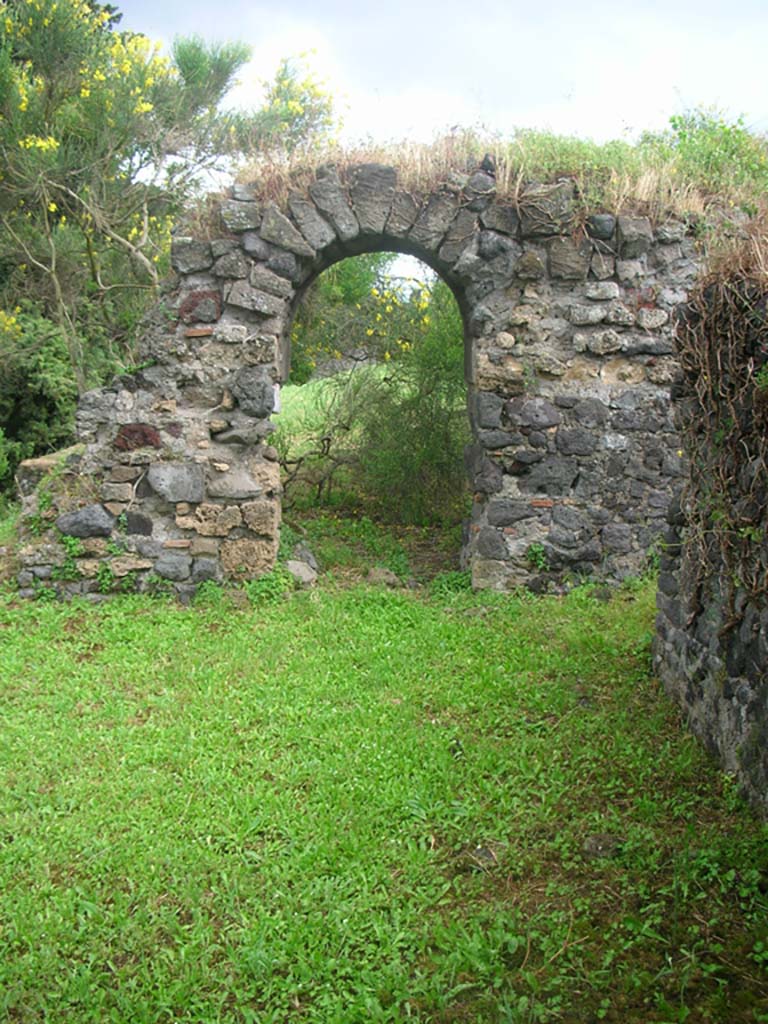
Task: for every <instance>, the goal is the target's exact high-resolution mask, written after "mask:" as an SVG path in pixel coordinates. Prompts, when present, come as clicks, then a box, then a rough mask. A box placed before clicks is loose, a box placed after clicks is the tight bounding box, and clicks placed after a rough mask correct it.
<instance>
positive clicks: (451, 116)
mask: <svg viewBox="0 0 768 1024" xmlns="http://www.w3.org/2000/svg"><path fill="white" fill-rule="evenodd" d="M117 5H118V7H119V9H120V10H121V11H122V12H123V21H122V26H121V27H124V28H129V29H132V30H134V31H138V32H143V33H145V34H146V35H148V36H149V37H150V38H152V39H156V40H159V41H161V42H164V43H165V44H168V43H170V41H171V40H172V39H173V37H174V36H175V35H191V34H198V35H201V36H203V37H204V38H206V39H209V40H219V41H221V40H226V39H241V40H244V41H246V42H247V43H249V44H250V46H251V47H252V49H253V54H254V59H253V61H252V63H251V64H250V65H249V66H248V68H247V69H246V70H245V71H244V72H243V73H242V74H241V85H240V87H239V88H238V90H237V93H236V95H237V99H238V101H239V102H240V103H242V104H243V105H246V106H247V105H249V104H258V103H259V100H260V96H261V84H260V83H261V82H263V81H264V80H265V79H269V78H271V76H272V75H273V74H274V71H275V68H276V66H277V62H278V60H279V59H280V58H281V57H283V56H295V55H297V54H300V53H301V52H303V51H310V50H311V51H314V52H313V54H312V55H311V56H309V58H308V60H309V62H310V65H311V67H312V69H313V70H314V71H315V73H316V74H317V75H318V77H320V78H322V79H324V80H325V82H326V85H327V87H328V88H329V90H330V91H331V92H332V93H333V95H334V97H335V98H336V101H337V107H338V109H339V111H340V113H341V114H342V116H343V119H344V124H345V129H344V137H345V138H346V139H347V140H349V141H354V140H356V139H362V138H365V137H366V136H371V137H373V138H374V139H376V140H377V141H384V140H392V139H400V138H406V137H407V138H412V139H418V140H422V141H429V140H431V139H432V138H433V137H434V136H435V135H436V134H438V133H439V132H441V131H444V130H445V129H447V128H450V127H453V126H455V125H459V126H480V125H482V126H485V127H486V128H488V129H490V130H491V131H494V132H499V133H501V134H502V135H503V134H508V133H510V132H511V131H512V130H513V129H514V128H515V127H518V126H519V127H538V128H549V129H552V130H554V131H556V132H559V133H563V134H571V135H579V136H587V137H591V138H594V139H596V140H598V141H603V140H606V139H609V138H630V139H631V138H633V137H636V135H637V134H638V133H639V132H640V131H642V130H643V129H646V128H662V127H664V126H665V124H666V122H667V120H668V118H669V117H670V115H672V114H675V113H680V112H682V111H683V110H686V109H689V108H691V107H696V106H715V107H718V108H720V109H722V110H723V111H724V112H725V113H727V114H728V115H730V116H733V117H736V116H738V115H744V117H745V120H746V123H747V124H748V125H749V126H750V127H751V128H753V129H754V130H756V131H761V132H768V73H766V65H767V64H768V58H767V56H766V54H767V52H768V0H731V2H725V0H667V2H663V0H658V2H657V0H646V2H644V3H638V2H626V0H624V2H622V0H611V2H608V0H605V2H602V0H601V2H591V0H586V2H582V3H576V2H574V0H550V2H548V3H541V2H537V0H527V2H524V3H522V2H519V0H506V2H505V0H481V2H479V3H475V4H473V3H471V2H470V0H461V2H457V0H444V2H442V3H420V2H419V0H410V2H408V0H388V2H387V3H376V4H372V3H370V0H369V2H366V0H358V2H352V0H284V2H282V3H278V2H271V3H263V2H262V3H259V2H254V0H123V2H122V3H120V2H119V0H117Z"/></svg>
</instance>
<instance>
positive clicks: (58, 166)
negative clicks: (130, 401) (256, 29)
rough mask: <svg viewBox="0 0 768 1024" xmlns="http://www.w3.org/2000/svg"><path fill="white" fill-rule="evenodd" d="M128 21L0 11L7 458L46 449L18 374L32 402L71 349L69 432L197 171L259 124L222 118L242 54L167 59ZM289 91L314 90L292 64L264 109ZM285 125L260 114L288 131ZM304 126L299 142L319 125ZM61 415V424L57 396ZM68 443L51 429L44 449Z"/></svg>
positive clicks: (191, 42) (182, 44)
mask: <svg viewBox="0 0 768 1024" xmlns="http://www.w3.org/2000/svg"><path fill="white" fill-rule="evenodd" d="M119 20H120V14H119V12H118V11H117V9H116V8H115V7H113V6H112V5H105V6H102V5H100V4H97V3H95V2H93V0H13V2H12V3H11V2H6V3H2V2H0V310H4V314H3V316H4V319H0V350H2V353H3V364H4V370H6V372H5V373H4V379H3V380H0V429H1V430H3V431H4V433H5V435H6V437H5V442H4V443H5V448H6V451H9V450H11V451H12V455H13V458H12V459H11V462H13V461H14V458H17V457H18V456H19V455H20V454H24V455H26V454H31V451H30V448H31V449H32V451H39V450H40V449H41V448H44V447H45V443H44V441H43V440H42V439H41V432H40V431H38V430H37V429H33V428H32V426H31V425H30V423H29V422H27V420H26V419H25V416H26V415H27V414H28V413H29V411H30V408H31V405H30V403H28V402H22V403H21V404H20V403H19V401H17V399H16V397H15V396H14V395H13V394H9V393H8V392H9V388H10V381H11V380H13V381H14V386H15V387H17V388H18V387H22V388H25V389H27V390H28V391H29V393H30V394H35V393H37V391H38V384H40V380H37V378H36V376H35V375H36V374H37V372H38V369H37V368H39V367H40V366H41V365H42V364H44V363H45V362H46V359H47V358H48V356H50V355H51V351H49V350H51V346H53V348H54V349H55V351H56V353H57V355H56V358H55V360H54V362H55V363H56V365H57V367H58V366H59V363H60V360H59V354H60V346H62V345H63V347H64V351H65V352H66V354H67V360H68V362H69V367H70V374H69V379H70V380H71V381H73V382H74V385H75V387H74V389H71V388H69V387H63V388H62V389H61V394H62V395H67V402H66V408H67V410H68V413H67V415H66V416H65V419H66V421H67V422H68V423H69V426H68V427H67V428H66V429H63V433H64V434H65V435H66V432H67V430H68V429H70V427H71V419H72V411H73V406H74V397H73V392H74V394H77V393H82V392H83V391H84V390H86V389H87V388H89V387H92V386H95V385H96V384H99V383H101V382H102V381H103V379H104V377H105V376H106V375H108V373H109V372H110V370H112V372H114V368H115V367H116V366H117V364H118V363H120V362H121V361H128V362H130V348H131V344H132V341H133V330H134V327H135V325H136V323H137V322H138V320H139V318H140V315H141V313H142V312H143V311H144V310H145V309H146V307H147V305H148V304H149V303H150V302H151V301H152V300H153V299H154V297H155V294H156V289H157V286H158V283H159V281H160V279H161V277H162V275H163V273H164V271H165V269H166V267H167V256H168V250H169V246H170V230H171V226H172V224H173V223H174V221H175V219H176V217H177V216H178V214H179V213H180V211H181V210H182V209H183V208H184V207H185V205H186V204H187V203H189V201H190V199H191V198H192V197H193V196H195V194H196V193H197V192H198V191H199V189H200V179H201V173H202V172H203V171H204V170H206V169H209V168H212V167H214V166H218V165H219V164H220V163H221V160H222V157H227V156H228V157H232V156H234V155H236V154H242V153H243V147H244V146H246V145H250V144H251V142H253V141H254V140H255V139H256V137H257V136H256V134H254V133H251V136H250V138H249V137H247V136H246V135H243V134H242V129H243V126H244V125H246V124H248V123H250V122H254V123H255V122H256V121H257V120H258V119H259V118H260V117H262V113H261V112H259V111H257V112H255V113H252V114H248V115H244V114H238V115H234V114H225V113H222V112H221V110H220V103H221V100H222V98H223V97H224V96H225V95H226V93H227V92H228V90H229V89H230V87H231V85H232V84H233V81H234V77H235V75H236V74H237V72H238V70H239V69H240V68H241V67H242V66H243V65H244V63H245V62H246V61H247V60H248V57H249V49H248V47H247V46H245V45H244V44H242V43H225V44H207V43H205V42H204V41H203V40H201V39H199V38H192V39H178V40H176V41H175V43H174V45H173V49H172V53H171V55H170V57H165V56H163V55H161V54H160V52H159V48H158V47H157V46H155V45H153V44H152V43H151V42H150V41H149V40H148V39H147V38H146V37H145V36H143V35H140V34H135V33H129V32H119V31H117V29H116V26H117V24H118V23H119ZM292 82H293V83H294V84H295V85H296V87H297V89H298V90H299V94H301V95H303V94H304V93H309V92H311V88H310V86H311V80H310V79H306V78H305V79H303V80H302V81H301V82H298V80H296V81H295V82H294V79H293V78H292V77H291V74H288V73H287V72H286V71H285V69H283V72H282V73H280V74H279V76H278V80H277V81H276V83H275V85H274V87H273V90H272V92H271V93H270V97H271V98H270V103H272V102H273V101H274V103H278V101H279V102H283V101H284V103H289V102H290V101H291V96H292V95H293V93H292V92H291V89H292V88H293V86H292V84H291V83H292ZM318 102H319V100H318ZM270 103H268V105H267V107H268V108H269V106H270ZM327 103H328V104H329V103H330V100H328V101H327ZM322 106H323V104H322V103H320V104H319V107H318V110H319V109H320V108H322ZM328 109H329V110H330V107H328ZM289 114H290V110H287V112H286V113H285V117H287V116H288V115H289ZM264 116H266V115H264ZM270 117H271V115H270ZM285 117H283V118H282V120H281V119H280V118H278V119H275V118H272V120H271V121H269V119H267V121H269V124H275V125H278V122H279V126H278V127H279V131H280V132H281V133H283V134H285V124H286V121H285ZM296 117H297V123H296V125H295V128H294V129H293V130H292V131H290V132H288V133H287V137H288V138H289V139H290V141H291V145H294V144H295V143H296V141H297V140H299V139H301V138H303V137H305V134H306V133H307V132H312V131H314V130H315V128H316V127H318V129H319V125H320V123H321V121H322V118H320V119H319V120H318V117H319V114H317V116H315V115H312V114H311V112H310V113H309V114H307V115H306V116H305V115H304V112H303V111H302V114H301V117H299V114H298V113H296ZM262 120H264V117H262ZM267 121H264V125H263V127H262V129H261V131H260V134H259V135H258V137H259V138H261V139H264V138H266V136H267V133H268V123H267ZM278 127H276V128H275V130H278ZM41 318H42V319H41ZM11 321H13V323H12V324H10V322H11ZM41 322H46V324H47V326H46V328H45V329H43V330H41V329H40V324H41ZM9 324H10V326H9ZM22 408H23V410H26V412H25V413H24V415H22V414H21V412H20V410H21V409H22ZM9 410H13V411H9ZM55 414H56V417H61V416H64V413H63V410H62V409H61V408H60V405H59V403H55ZM40 422H41V423H43V422H48V420H47V417H46V416H41V418H40ZM57 423H59V426H60V425H61V423H60V422H59V419H57ZM61 434H62V430H61V429H59V427H58V426H57V427H56V429H51V431H50V435H49V441H50V443H51V444H53V443H59V441H60V440H61ZM32 439H34V441H32ZM11 445H15V447H13V448H12V449H11V448H10V447H9V446H11ZM14 453H15V454H14Z"/></svg>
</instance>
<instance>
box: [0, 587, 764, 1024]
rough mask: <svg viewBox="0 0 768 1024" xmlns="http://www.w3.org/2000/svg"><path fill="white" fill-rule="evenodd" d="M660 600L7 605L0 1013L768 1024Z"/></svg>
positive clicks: (76, 1018) (131, 1018)
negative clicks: (652, 668) (653, 658)
mask: <svg viewBox="0 0 768 1024" xmlns="http://www.w3.org/2000/svg"><path fill="white" fill-rule="evenodd" d="M453 582H457V581H455V580H454V581H453ZM652 591H653V587H652V584H651V583H647V584H643V585H638V586H636V587H635V588H634V589H632V590H624V591H622V592H619V593H618V594H617V595H616V596H615V597H614V599H613V600H612V601H611V602H609V603H601V602H599V601H597V600H595V599H594V598H592V597H591V596H590V593H589V592H588V591H585V590H577V591H574V592H573V593H572V594H570V595H569V596H568V597H566V598H560V599H555V598H548V599H533V598H529V597H524V596H522V597H521V596H514V595H512V596H502V595H492V594H483V595H473V594H471V593H466V592H463V591H462V590H461V588H458V589H457V588H456V587H454V586H442V587H437V586H436V587H433V588H432V590H431V591H430V592H425V591H421V592H419V593H412V592H408V591H384V590H379V589H374V588H365V587H356V588H351V589H346V590H332V589H326V590H324V591H313V592H299V593H296V594H294V595H292V596H291V597H290V598H288V599H285V600H282V599H279V598H276V596H275V594H274V593H271V592H270V593H269V594H267V593H266V592H264V593H263V594H262V595H261V597H262V599H261V600H255V602H254V603H253V604H251V605H249V606H247V607H245V608H240V607H235V606H234V605H233V604H232V602H231V601H230V599H228V598H227V597H226V595H222V594H221V593H218V592H216V591H215V590H213V589H212V588H209V593H208V594H207V595H206V599H205V600H204V601H201V602H199V603H198V604H197V605H196V606H195V607H193V608H191V609H182V608H179V607H177V606H175V605H173V604H170V603H163V602H159V601H155V602H152V601H149V600H146V599H139V598H135V597H125V598H116V599H115V600H113V601H111V602H110V603H109V604H107V605H102V606H98V607H90V606H78V605H71V606H64V605H58V604H44V603H36V604H23V605H18V604H16V603H14V601H13V599H12V598H11V597H3V598H0V693H1V697H0V699H1V701H2V704H1V706H2V715H3V720H2V728H1V729H0V893H2V897H1V898H0V1017H2V1018H3V1019H6V1020H9V1021H13V1022H25V1024H32V1022H35V1024H37V1022H42V1021H56V1022H57V1024H59V1022H61V1024H65V1022H77V1024H80V1022H91V1021H93V1022H96V1021H98V1022H103V1021H115V1022H131V1024H141V1022H147V1024H149V1022H152V1024H154V1022H158V1021H175V1022H190V1024H191V1022H196V1024H199V1022H214V1021H227V1022H230V1021H231V1022H259V1024H262V1022H280V1024H282V1022H286V1021H302V1022H315V1024H334V1022H339V1024H354V1022H358V1021H360V1022H364V1021H391V1022H399V1021H406V1020H413V1021H421V1022H427V1021H432V1022H456V1021H472V1022H480V1024H483V1022H488V1024H490V1022H531V1021H533V1022H535V1021H541V1022H545V1021H564V1022H572V1024H576V1022H586V1021H597V1020H606V1021H612V1022H616V1024H618V1022H637V1024H641V1022H642V1024H651V1022H657V1024H661V1022H665V1024H666V1022H678V1021H680V1022H682V1021H687V1022H688V1024H691V1022H712V1021H723V1022H725V1021H728V1022H746V1021H751V1022H757V1021H766V1020H768V977H767V976H766V960H768V917H767V916H766V896H765V890H766V886H767V884H768V876H767V875H766V868H767V867H768V835H767V833H766V828H765V826H764V825H760V824H759V823H757V822H755V821H754V820H753V819H752V817H751V816H750V814H749V812H748V811H746V810H745V809H744V808H743V807H742V806H741V805H740V803H739V801H738V798H737V796H736V794H735V793H734V791H733V788H732V786H731V785H729V784H728V782H727V780H726V779H725V778H724V777H723V776H722V775H721V774H720V773H719V772H718V771H717V770H716V768H715V767H714V765H713V764H712V762H711V761H710V760H709V759H708V758H707V756H706V755H705V753H704V752H703V751H702V750H701V749H700V747H699V746H698V745H697V743H696V742H695V741H694V740H693V739H691V737H690V736H688V735H687V733H686V732H685V731H684V730H683V729H682V728H681V724H680V722H679V720H678V716H677V714H676V712H675V710H674V708H673V707H672V706H671V705H670V704H669V703H668V702H667V701H666V700H665V699H664V698H663V697H662V695H661V694H660V692H659V690H658V687H657V685H656V683H655V682H654V680H653V679H652V678H651V677H650V675H649V672H648V667H649V655H648V642H649V638H650V631H651V629H652V621H653V608H652V604H653V593H652ZM258 596H259V595H258V593H257V592H254V597H255V598H258ZM604 833H605V834H609V835H610V836H612V837H615V838H617V839H619V840H620V845H619V846H618V847H617V849H616V850H615V851H614V852H613V854H612V855H611V856H608V857H603V858H592V857H590V856H589V854H588V852H585V848H584V844H585V841H586V840H588V839H589V837H591V836H594V835H599V834H604ZM3 1015H4V1016H3Z"/></svg>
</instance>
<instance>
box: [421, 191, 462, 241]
mask: <svg viewBox="0 0 768 1024" xmlns="http://www.w3.org/2000/svg"><path fill="white" fill-rule="evenodd" d="M457 212H458V204H457V200H456V197H455V195H453V193H449V192H436V193H435V194H434V195H431V196H430V197H429V199H428V200H427V202H426V205H425V206H424V207H423V208H422V210H421V212H420V213H419V215H418V217H417V218H416V222H415V223H414V225H413V227H412V228H411V230H410V233H409V237H410V239H411V240H412V241H414V242H416V243H418V244H419V245H423V246H424V247H425V248H426V249H429V250H430V251H432V252H434V251H436V250H437V249H438V248H439V246H440V243H441V242H442V241H443V239H444V238H445V236H446V234H447V233H448V228H449V227H450V226H451V222H452V221H453V218H454V217H455V216H456V214H457Z"/></svg>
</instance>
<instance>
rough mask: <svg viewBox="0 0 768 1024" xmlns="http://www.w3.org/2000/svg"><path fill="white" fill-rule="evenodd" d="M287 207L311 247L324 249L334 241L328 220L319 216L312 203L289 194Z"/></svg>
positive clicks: (333, 232)
mask: <svg viewBox="0 0 768 1024" xmlns="http://www.w3.org/2000/svg"><path fill="white" fill-rule="evenodd" d="M288 208H289V210H290V211H291V215H292V216H293V219H294V220H295V221H296V223H297V224H298V225H299V228H300V230H301V233H302V235H304V237H305V238H306V240H307V242H308V243H309V244H310V245H311V246H312V248H313V249H317V250H318V251H319V250H321V249H325V247H326V246H328V245H330V244H331V242H335V241H336V232H335V231H334V230H333V228H332V227H331V225H330V224H329V223H328V221H327V220H325V219H324V218H323V217H321V216H320V214H319V213H318V211H317V207H316V206H315V204H314V203H312V202H310V201H309V200H308V199H304V198H303V197H301V196H290V197H289V199H288Z"/></svg>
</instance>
